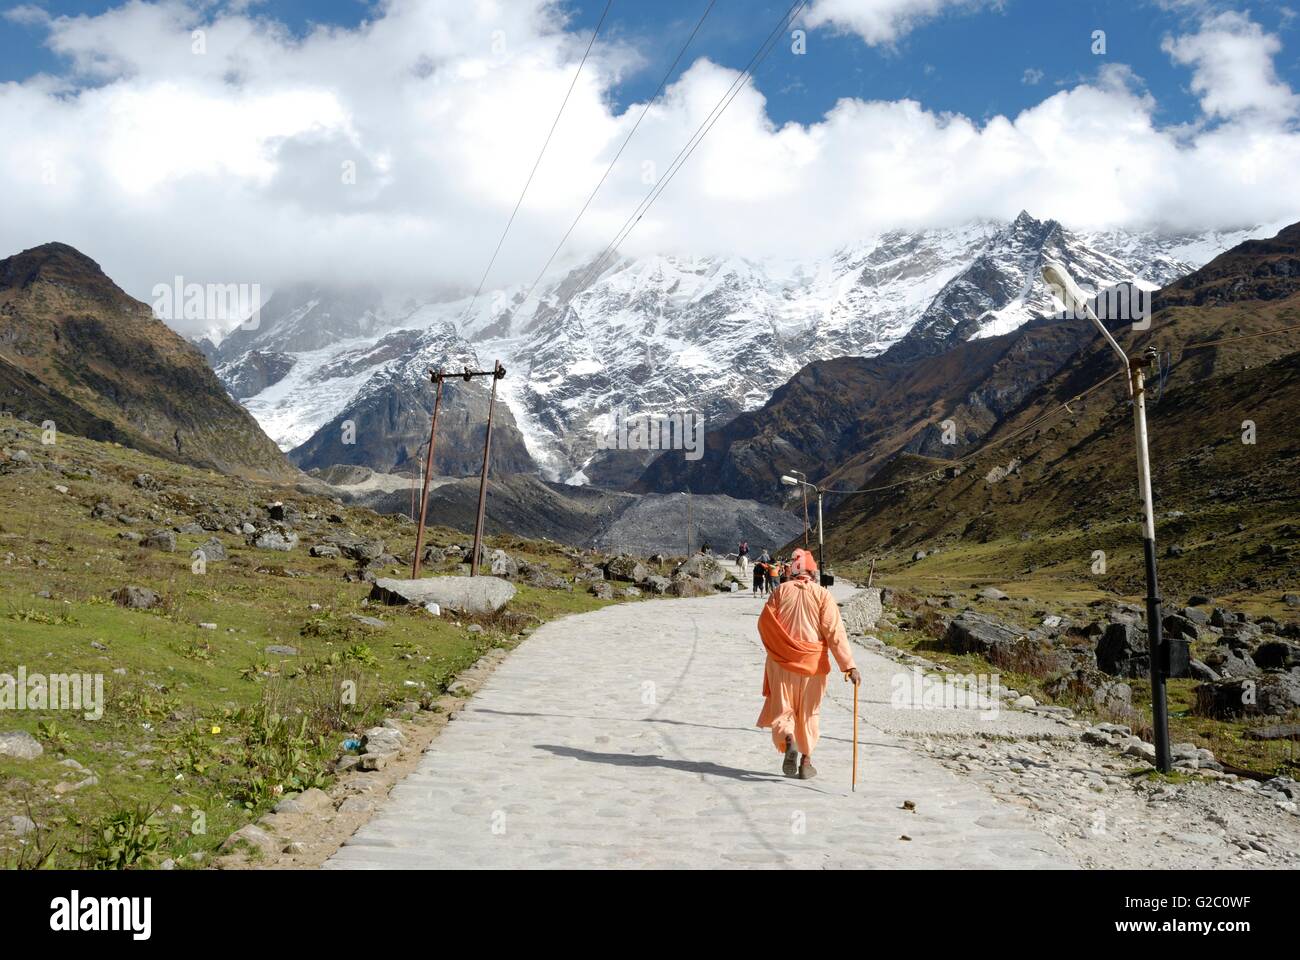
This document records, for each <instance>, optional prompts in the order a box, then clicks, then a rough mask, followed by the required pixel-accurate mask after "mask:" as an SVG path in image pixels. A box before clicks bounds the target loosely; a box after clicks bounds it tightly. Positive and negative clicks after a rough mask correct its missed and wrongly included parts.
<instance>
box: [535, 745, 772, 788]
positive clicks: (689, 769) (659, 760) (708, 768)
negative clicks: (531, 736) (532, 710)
mask: <svg viewBox="0 0 1300 960" xmlns="http://www.w3.org/2000/svg"><path fill="white" fill-rule="evenodd" d="M533 746H535V747H536V748H537V749H538V750H545V751H546V752H548V753H553V754H555V755H556V756H557V757H570V758H572V759H574V760H582V761H585V762H587V763H607V764H610V765H611V766H615V767H666V768H667V769H669V770H681V771H682V772H683V773H698V774H700V775H701V776H706V777H726V778H728V779H729V780H741V781H744V782H747V783H762V782H780V781H782V780H784V779H786V778H785V777H782V776H777V775H773V774H766V773H756V772H754V771H752V770H739V769H737V768H736V767H724V766H723V765H722V764H720V763H708V762H700V761H696V760H669V759H668V758H667V757H660V756H655V755H647V754H634V753H597V752H595V751H594V750H579V749H578V748H576V747H562V746H559V745H557V744H553V743H536V744H533Z"/></svg>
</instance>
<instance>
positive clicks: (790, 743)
mask: <svg viewBox="0 0 1300 960" xmlns="http://www.w3.org/2000/svg"><path fill="white" fill-rule="evenodd" d="M781 772H782V773H784V774H785V775H786V776H787V777H797V776H798V775H799V751H798V749H796V748H795V745H794V738H793V737H786V738H785V762H784V763H782V764H781Z"/></svg>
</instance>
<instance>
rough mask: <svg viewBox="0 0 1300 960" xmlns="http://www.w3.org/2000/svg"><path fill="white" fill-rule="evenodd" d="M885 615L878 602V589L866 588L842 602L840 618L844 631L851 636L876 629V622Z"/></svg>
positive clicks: (883, 608) (882, 607)
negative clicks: (842, 621)
mask: <svg viewBox="0 0 1300 960" xmlns="http://www.w3.org/2000/svg"><path fill="white" fill-rule="evenodd" d="M884 614H885V607H884V604H882V603H881V602H880V588H879V587H866V588H864V589H862V590H859V591H858V592H857V593H855V594H853V596H851V597H849V599H848V600H846V601H845V602H844V606H843V607H842V608H841V609H840V617H841V619H843V620H844V629H845V630H846V631H848V632H849V633H851V634H866V633H870V632H871V631H872V630H874V629H876V622H877V621H878V620H879V619H880V618H881V617H882V616H884Z"/></svg>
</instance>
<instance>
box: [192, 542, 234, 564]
mask: <svg viewBox="0 0 1300 960" xmlns="http://www.w3.org/2000/svg"><path fill="white" fill-rule="evenodd" d="M198 554H202V555H203V560H204V561H205V562H206V563H225V562H226V560H227V559H228V556H227V554H226V545H225V544H224V543H222V542H221V541H220V540H218V539H217V538H216V537H210V538H208V539H207V540H204V541H203V543H201V544H199V546H198V548H197V549H196V550H195V551H194V555H195V556H197V555H198Z"/></svg>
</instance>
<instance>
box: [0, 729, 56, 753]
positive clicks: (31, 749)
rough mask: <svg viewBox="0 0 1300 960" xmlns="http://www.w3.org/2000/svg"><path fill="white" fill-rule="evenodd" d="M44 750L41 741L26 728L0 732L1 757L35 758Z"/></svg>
mask: <svg viewBox="0 0 1300 960" xmlns="http://www.w3.org/2000/svg"><path fill="white" fill-rule="evenodd" d="M44 752H45V748H44V747H42V746H41V742H40V741H39V740H37V739H36V738H35V737H33V736H32V735H31V734H30V733H27V732H26V731H24V730H18V731H16V732H14V733H0V757H14V758H16V759H18V760H35V759H36V758H37V757H39V756H40V755H41V754H42V753H44Z"/></svg>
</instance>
